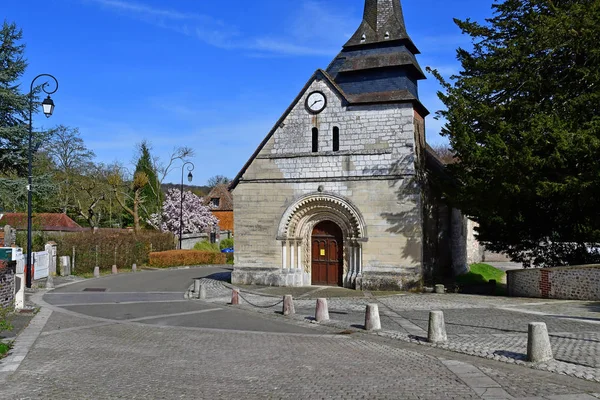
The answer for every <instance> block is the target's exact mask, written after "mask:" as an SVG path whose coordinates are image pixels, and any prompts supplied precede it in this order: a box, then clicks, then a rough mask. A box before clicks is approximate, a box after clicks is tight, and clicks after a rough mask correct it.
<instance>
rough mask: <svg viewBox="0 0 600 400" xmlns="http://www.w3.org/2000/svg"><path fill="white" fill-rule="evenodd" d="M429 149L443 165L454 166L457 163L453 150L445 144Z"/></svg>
mask: <svg viewBox="0 0 600 400" xmlns="http://www.w3.org/2000/svg"><path fill="white" fill-rule="evenodd" d="M431 148H432V149H433V150H434V151H435V152H436V154H437V156H438V157H439V158H440V160H441V161H442V162H443V163H444V164H454V163H455V162H457V161H458V160H457V159H456V156H455V153H454V150H452V148H450V146H449V145H447V144H436V145H435V146H431Z"/></svg>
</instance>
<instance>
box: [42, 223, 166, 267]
mask: <svg viewBox="0 0 600 400" xmlns="http://www.w3.org/2000/svg"><path fill="white" fill-rule="evenodd" d="M50 240H54V241H55V242H56V244H57V252H58V254H57V256H59V257H60V256H72V255H73V247H74V248H75V268H74V269H73V273H74V274H84V273H92V272H93V271H94V267H95V266H96V265H97V266H99V267H100V269H108V270H110V268H111V266H112V265H113V264H116V265H117V266H119V267H130V266H131V264H134V263H135V264H137V265H138V266H139V265H144V264H147V263H148V256H149V254H150V252H151V251H164V250H172V249H174V248H175V240H174V236H173V234H171V233H162V232H158V231H154V230H143V231H140V232H138V233H137V234H136V233H134V232H133V231H129V230H125V229H106V230H105V229H100V230H99V231H98V232H96V233H93V232H92V231H86V232H77V233H65V234H63V235H52V236H51V237H50Z"/></svg>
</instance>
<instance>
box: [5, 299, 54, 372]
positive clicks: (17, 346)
mask: <svg viewBox="0 0 600 400" xmlns="http://www.w3.org/2000/svg"><path fill="white" fill-rule="evenodd" d="M37 296H39V294H38V293H35V294H34V295H33V296H32V297H37ZM36 300H37V299H36ZM34 302H35V303H36V304H37V301H34ZM50 315H52V310H50V309H48V308H41V309H40V311H39V312H38V313H37V314H36V315H35V316H34V317H33V319H32V320H31V321H30V322H29V325H27V327H26V328H25V329H23V330H22V331H21V333H20V334H19V335H18V336H17V337H16V339H15V340H14V342H13V343H14V345H13V348H12V349H11V350H10V351H9V353H8V354H9V355H8V356H7V357H6V358H4V359H2V360H0V382H3V381H5V380H6V379H7V378H8V377H9V376H10V375H11V374H12V373H13V372H15V371H16V370H17V369H18V368H19V366H20V365H21V362H22V361H23V360H24V359H25V357H26V356H27V353H29V350H30V349H31V348H32V347H33V345H34V344H35V341H36V340H37V338H38V337H39V336H40V333H42V330H43V329H44V326H46V322H47V321H48V318H50Z"/></svg>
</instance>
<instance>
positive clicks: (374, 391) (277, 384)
mask: <svg viewBox="0 0 600 400" xmlns="http://www.w3.org/2000/svg"><path fill="white" fill-rule="evenodd" d="M221 271H222V270H221V269H197V270H178V271H152V272H142V273H139V274H136V275H120V276H117V277H107V278H101V279H96V280H90V281H86V282H82V283H77V284H74V285H70V286H67V287H64V288H61V289H58V290H56V291H54V292H50V293H47V294H46V295H44V296H43V298H42V296H41V294H39V295H38V296H37V297H38V299H37V301H40V302H43V303H46V305H45V306H44V307H43V308H42V311H41V312H40V314H39V315H38V316H37V317H36V320H34V323H33V324H32V326H30V327H29V328H27V330H26V332H25V334H24V335H22V336H23V337H22V338H21V337H20V338H19V339H18V341H17V345H16V346H15V353H16V354H17V355H15V356H13V360H12V362H15V363H18V362H20V364H18V368H17V364H14V365H15V368H17V369H16V371H14V372H12V374H10V375H8V376H6V375H5V381H4V382H3V383H2V382H0V398H2V399H33V398H36V399H37V398H40V399H42V398H43V399H123V398H126V399H174V398H202V399H232V398H244V399H283V398H286V399H305V398H306V399H308V398H310V399H365V398H367V399H471V398H474V399H479V398H484V399H492V398H493V399H500V398H503V399H508V398H510V399H513V398H528V397H535V396H537V398H546V399H569V398H570V399H579V400H585V399H597V398H600V394H598V393H600V386H599V385H597V384H594V383H590V382H586V381H582V380H578V379H575V378H570V377H565V376H557V375H554V374H550V373H547V372H542V371H534V370H530V369H526V368H522V367H519V366H515V365H506V364H502V363H497V362H495V361H491V360H483V359H478V358H473V357H469V356H464V355H460V354H454V353H449V352H446V351H443V350H440V349H435V348H428V347H422V346H416V345H412V344H410V343H403V342H399V341H394V340H387V339H383V338H377V337H373V336H367V335H360V334H353V335H341V334H339V333H340V332H339V330H336V329H335V328H331V327H322V326H317V325H316V324H308V323H305V322H302V321H289V320H286V319H284V318H283V317H281V316H273V315H257V314H256V313H252V312H249V311H245V310H237V309H232V308H231V307H229V306H225V305H216V304H213V303H206V302H200V301H194V302H190V301H183V293H184V291H185V289H187V287H188V286H189V284H190V283H191V278H194V277H199V276H203V275H211V274H214V273H219V272H221ZM86 288H87V289H89V288H92V289H106V291H105V292H89V291H85V289H86ZM26 341H29V342H30V343H32V346H31V348H30V349H29V351H25V350H23V348H24V346H23V345H22V344H23V343H25V342H26ZM18 357H21V358H23V360H22V361H19V360H17V358H18ZM0 365H1V364H0ZM8 369H10V368H8ZM0 370H1V369H0ZM7 373H8V372H5V374H7ZM0 378H1V377H0ZM594 393H596V394H594ZM542 396H543V397H542ZM552 396H572V397H552Z"/></svg>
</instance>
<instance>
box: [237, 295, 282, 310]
mask: <svg viewBox="0 0 600 400" xmlns="http://www.w3.org/2000/svg"><path fill="white" fill-rule="evenodd" d="M238 295H239V296H240V297H241V298H242V299H243V300H244V301H245V302H246V303H248V304H250V305H251V306H253V307H257V308H271V307H275V306H278V305H280V304H281V303H283V299H282V300H280V301H278V302H277V303H275V304H273V305H270V306H261V305H258V304H254V303H252V302H251V301H250V300H248V299H247V298H245V297H244V296H242V292H238Z"/></svg>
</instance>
